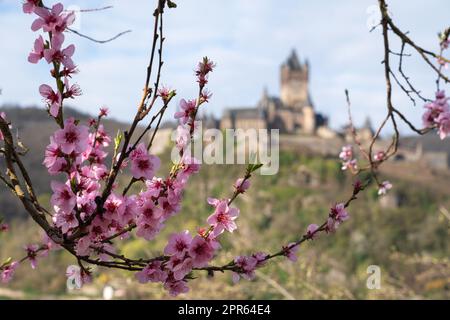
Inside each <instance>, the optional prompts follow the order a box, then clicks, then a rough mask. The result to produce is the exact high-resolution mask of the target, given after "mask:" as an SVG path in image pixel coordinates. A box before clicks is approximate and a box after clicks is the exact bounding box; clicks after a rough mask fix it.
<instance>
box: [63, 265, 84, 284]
mask: <svg viewBox="0 0 450 320" xmlns="http://www.w3.org/2000/svg"><path fill="white" fill-rule="evenodd" d="M80 270H81V268H80V267H79V266H76V265H70V266H68V267H67V269H66V277H67V279H68V280H70V281H71V283H72V284H73V285H74V287H75V288H76V289H80V288H81V287H82V286H83V279H82V277H81V271H80Z"/></svg>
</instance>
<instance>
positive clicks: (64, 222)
mask: <svg viewBox="0 0 450 320" xmlns="http://www.w3.org/2000/svg"><path fill="white" fill-rule="evenodd" d="M53 222H54V223H55V226H57V227H58V228H61V232H62V233H64V234H66V233H67V232H68V231H69V230H72V229H73V228H76V227H78V224H79V223H78V220H77V218H76V216H75V213H74V212H70V211H68V212H64V211H61V212H57V214H55V215H54V216H53Z"/></svg>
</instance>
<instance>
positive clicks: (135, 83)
mask: <svg viewBox="0 0 450 320" xmlns="http://www.w3.org/2000/svg"><path fill="white" fill-rule="evenodd" d="M62 2H63V3H64V4H65V5H66V6H70V5H76V6H79V7H80V8H92V7H102V6H105V5H113V6H114V8H113V9H110V10H107V11H103V12H95V13H83V14H82V15H81V17H80V21H79V31H80V32H82V33H85V34H88V35H91V36H94V37H96V38H99V39H102V38H108V37H110V36H112V35H114V34H115V33H117V32H120V31H123V30H126V29H132V33H130V34H127V35H125V36H123V37H122V38H119V39H117V40H116V41H114V42H111V43H108V44H104V45H100V44H95V43H92V42H90V41H87V40H84V39H81V38H79V37H77V36H74V35H68V36H67V39H68V41H70V42H73V43H75V44H76V46H77V51H76V53H75V56H74V60H75V62H76V63H77V64H78V65H79V69H80V71H81V73H80V74H79V75H77V76H76V77H75V80H76V82H77V83H78V84H79V85H80V86H81V88H82V90H83V93H84V94H83V96H82V97H80V98H79V99H77V100H75V101H74V103H73V106H75V107H76V108H78V109H80V110H82V111H85V112H90V113H91V114H95V113H96V112H97V110H98V108H99V107H100V106H102V105H107V106H108V107H109V108H110V109H111V112H112V113H111V114H112V116H113V117H114V118H117V119H120V120H122V121H130V120H131V119H132V117H133V115H134V113H135V109H136V105H137V103H138V102H139V98H140V94H141V89H142V85H143V81H144V79H145V66H146V63H147V60H148V52H149V48H150V38H151V27H152V23H151V13H152V10H153V6H154V2H155V1H148V0H132V1H130V0H129V1H125V0H104V1H103V0H102V1H96V0H90V1H87V0H83V1H74V0H71V1H62ZM176 2H177V3H178V8H177V9H175V10H170V11H167V14H166V16H165V35H166V38H167V40H166V46H165V49H164V52H165V58H164V60H165V64H164V69H163V77H162V82H163V83H164V84H166V85H168V86H170V87H172V88H175V89H177V92H178V95H177V99H176V100H177V101H178V100H179V99H181V98H183V97H185V98H193V97H194V96H195V93H196V84H195V79H194V76H193V69H194V67H195V65H196V62H197V61H198V60H199V59H200V58H201V57H202V56H204V55H207V56H209V57H211V58H212V59H213V60H214V61H216V62H217V68H216V70H215V71H214V73H213V74H212V75H211V80H210V84H209V87H210V90H211V91H212V92H213V98H212V101H211V103H210V104H209V105H208V106H206V107H205V110H206V111H207V112H210V113H214V114H215V115H217V116H219V115H221V113H222V111H223V109H224V108H226V107H230V106H231V107H239V106H252V105H255V104H256V102H257V101H258V99H259V97H260V95H261V93H262V90H263V88H264V86H267V88H268V90H269V93H270V94H271V95H278V91H279V84H278V81H279V67H280V64H281V63H282V62H283V60H284V59H285V58H286V57H287V56H288V54H289V52H290V51H291V50H292V48H296V49H297V52H298V55H299V56H300V58H301V59H302V60H303V59H304V58H305V57H307V58H308V59H309V61H310V64H311V95H312V98H313V101H314V103H315V107H316V109H317V110H318V111H320V112H323V113H324V114H326V115H328V116H329V117H330V122H331V125H332V126H333V127H335V128H336V127H339V126H341V125H343V124H345V123H346V121H347V116H346V105H345V97H344V89H345V88H348V89H349V90H350V94H351V98H352V103H353V113H354V118H355V121H356V122H357V123H362V122H363V120H364V119H365V117H367V116H370V117H371V119H372V120H373V122H375V123H378V122H379V121H381V118H382V116H383V112H384V108H385V88H384V77H383V66H382V65H381V63H380V62H381V60H382V55H383V51H382V38H381V35H380V30H379V29H378V30H375V31H374V32H372V33H369V28H368V21H370V20H371V19H373V15H374V11H373V10H374V8H375V7H374V6H375V5H376V3H377V1H375V0H343V1H329V0H318V1H312V0H309V1H306V0H305V1H302V0H284V1H276V0H258V1H256V0H178V1H176ZM46 3H47V4H50V2H49V1H46ZM388 3H390V11H391V12H392V15H393V17H394V19H395V20H396V21H397V24H398V26H400V27H401V28H402V29H404V30H409V31H410V35H411V37H413V38H414V39H415V40H416V41H417V43H418V44H420V45H421V46H423V47H427V48H430V49H433V50H434V51H437V50H438V42H437V37H436V34H437V32H438V31H439V30H442V29H443V28H444V27H445V26H448V24H449V21H450V10H449V9H450V2H449V1H448V0H434V1H433V0H430V1H420V0H411V1H402V0H391V1H388ZM32 21H33V18H32V17H31V16H29V15H25V14H23V13H22V12H21V6H20V1H17V0H0V26H1V28H0V38H1V39H2V43H3V44H2V50H1V59H0V87H1V88H2V95H0V105H1V104H4V103H17V104H20V105H30V104H34V105H40V106H42V107H43V102H42V100H41V97H40V96H39V93H38V90H37V88H38V87H39V85H40V84H41V83H51V82H50V80H49V77H48V73H47V72H48V66H47V65H46V63H44V62H42V63H41V64H40V65H39V66H36V65H31V64H29V63H27V61H26V59H27V55H28V53H29V51H30V50H31V48H32V45H33V41H34V39H35V38H36V37H37V34H34V33H33V32H32V31H31V30H30V28H29V26H30V25H31V23H32ZM394 45H397V46H398V43H396V42H394ZM406 67H407V68H408V70H409V74H410V76H411V77H412V79H414V81H415V84H416V86H417V87H419V88H421V89H422V90H423V93H424V94H426V95H428V96H433V92H434V90H435V84H434V78H435V77H434V75H433V74H432V73H431V72H430V71H429V70H428V69H427V68H426V67H425V66H424V65H423V64H421V63H420V61H419V60H418V59H416V58H414V57H412V58H409V59H408V61H407V64H406ZM394 101H395V103H396V106H397V107H398V108H399V109H402V110H404V112H405V113H406V114H408V115H409V116H410V117H412V119H414V121H415V122H416V123H419V122H420V115H421V113H422V105H421V104H419V105H418V106H416V107H414V106H412V104H411V103H410V102H409V99H408V98H406V97H404V96H403V95H402V94H396V95H395V96H394ZM171 108H172V109H171V110H170V111H174V110H175V106H172V107H171Z"/></svg>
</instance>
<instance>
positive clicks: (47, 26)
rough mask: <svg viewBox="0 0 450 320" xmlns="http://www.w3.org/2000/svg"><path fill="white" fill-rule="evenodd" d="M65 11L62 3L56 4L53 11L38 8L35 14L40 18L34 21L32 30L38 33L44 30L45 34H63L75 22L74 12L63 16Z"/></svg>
mask: <svg viewBox="0 0 450 320" xmlns="http://www.w3.org/2000/svg"><path fill="white" fill-rule="evenodd" d="M63 10H64V7H63V5H62V4H61V3H57V4H55V5H54V6H53V7H52V9H51V10H48V9H46V8H43V7H36V8H35V9H34V13H36V14H37V15H38V16H39V18H37V19H36V20H34V22H33V24H32V25H31V30H33V31H37V30H39V29H41V28H42V29H43V30H44V32H55V33H61V32H63V31H64V30H65V29H66V28H67V27H68V26H69V25H71V24H72V23H73V22H74V20H75V14H74V13H73V12H70V13H68V14H62V15H61V13H62V12H63Z"/></svg>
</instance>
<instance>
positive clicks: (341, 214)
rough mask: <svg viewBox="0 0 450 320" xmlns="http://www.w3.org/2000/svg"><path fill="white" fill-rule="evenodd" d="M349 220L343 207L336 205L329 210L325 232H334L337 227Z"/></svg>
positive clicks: (340, 204)
mask: <svg viewBox="0 0 450 320" xmlns="http://www.w3.org/2000/svg"><path fill="white" fill-rule="evenodd" d="M348 218H349V215H348V212H347V210H345V205H344V204H343V203H338V204H336V205H335V206H334V207H332V208H331V210H330V214H329V218H328V220H327V229H326V230H327V232H334V231H336V229H337V228H338V227H339V225H340V224H341V223H342V222H344V221H345V220H347V219H348Z"/></svg>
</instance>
